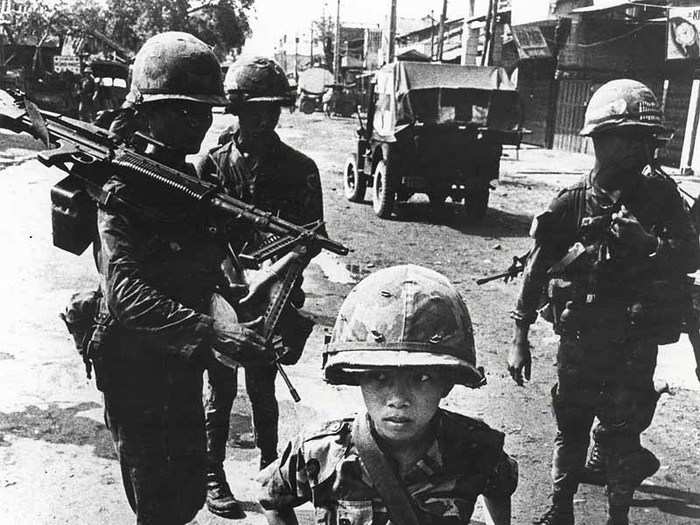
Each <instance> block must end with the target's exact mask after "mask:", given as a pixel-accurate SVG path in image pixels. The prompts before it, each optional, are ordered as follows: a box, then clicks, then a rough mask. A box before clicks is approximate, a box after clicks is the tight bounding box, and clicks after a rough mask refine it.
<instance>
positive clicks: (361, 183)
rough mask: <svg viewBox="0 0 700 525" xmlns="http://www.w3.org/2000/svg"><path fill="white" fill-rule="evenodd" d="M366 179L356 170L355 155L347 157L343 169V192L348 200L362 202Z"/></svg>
mask: <svg viewBox="0 0 700 525" xmlns="http://www.w3.org/2000/svg"><path fill="white" fill-rule="evenodd" d="M366 190H367V181H366V180H365V178H364V176H362V175H360V174H359V173H358V171H357V161H356V160H355V155H352V156H350V157H348V160H346V161H345V169H344V170H343V192H344V193H345V198H346V199H347V200H349V201H350V202H362V201H364V200H365V191H366Z"/></svg>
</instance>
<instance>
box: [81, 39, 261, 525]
mask: <svg viewBox="0 0 700 525" xmlns="http://www.w3.org/2000/svg"><path fill="white" fill-rule="evenodd" d="M127 100H128V103H129V104H131V105H132V106H133V107H134V108H135V109H136V111H137V112H138V113H139V114H140V115H141V118H143V122H144V123H145V127H144V128H143V129H142V131H143V132H144V133H146V135H148V136H149V137H150V138H151V139H152V140H153V142H152V143H151V144H149V146H148V147H147V148H146V151H145V154H147V155H149V156H150V157H152V158H154V159H156V160H158V161H159V162H161V163H163V164H166V165H168V166H170V167H173V168H177V169H179V170H182V171H188V172H191V173H193V174H194V170H193V167H192V166H191V165H188V164H186V162H185V155H186V154H190V153H196V152H197V151H198V150H199V147H200V144H201V142H202V139H203V138H204V135H205V133H206V131H207V130H208V128H209V126H210V125H211V122H212V116H211V108H212V106H215V105H224V104H225V103H226V99H225V97H224V96H223V90H222V82H221V70H220V66H219V63H218V61H217V59H216V57H215V55H214V54H213V52H212V51H211V49H210V48H209V47H208V46H207V45H206V44H204V43H203V42H202V41H200V40H198V39H197V38H195V37H193V36H192V35H190V34H187V33H179V32H168V33H162V34H159V35H156V36H154V37H152V38H150V39H149V40H148V41H147V42H146V43H145V44H144V45H143V47H142V48H141V50H140V51H139V52H138V54H137V55H136V57H135V60H134V69H133V78H132V82H131V91H130V93H129V94H128V97H127ZM103 191H104V195H108V196H109V198H108V199H105V202H106V203H108V205H105V206H104V207H103V208H102V209H100V210H99V212H98V234H99V238H98V241H96V245H97V251H96V260H97V265H98V269H99V272H100V288H101V292H102V295H103V300H101V302H100V305H99V312H100V313H99V315H98V317H97V321H98V324H97V327H96V328H95V332H94V335H93V336H92V339H93V342H92V348H91V352H90V353H91V355H92V357H93V362H94V364H95V369H96V374H97V379H98V387H99V388H100V389H101V390H102V391H103V393H104V402H105V421H106V424H107V427H108V428H109V429H110V431H111V433H112V438H113V440H114V445H115V449H116V451H117V455H118V458H119V463H120V465H121V472H122V479H123V483H124V488H125V490H126V495H127V498H128V501H129V504H130V505H131V507H132V509H133V510H134V512H135V513H136V517H137V523H138V524H139V525H165V524H168V525H173V524H184V523H187V522H189V521H190V520H192V519H193V518H194V516H195V515H196V514H197V511H198V510H199V509H200V508H201V507H202V505H203V504H204V500H205V494H206V468H205V467H206V463H205V452H206V448H205V432H204V413H203V408H202V397H201V396H202V374H203V370H204V368H205V366H207V364H208V363H209V362H210V361H212V360H213V359H214V356H216V355H217V354H216V353H214V352H213V351H212V348H213V349H215V350H216V351H217V352H218V353H220V354H222V355H224V356H227V357H229V358H232V359H236V360H238V361H246V362H247V361H249V360H250V361H251V362H252V361H255V360H261V361H264V362H270V360H271V359H272V358H273V354H272V353H271V352H270V351H269V350H267V349H266V348H265V346H264V341H263V340H262V338H261V337H260V336H258V335H257V334H256V333H255V332H254V331H253V330H252V328H251V327H250V326H249V325H245V324H233V325H232V324H226V325H225V324H224V323H222V322H220V321H219V320H216V319H214V318H212V317H211V316H210V315H207V313H206V312H207V308H208V304H209V303H208V300H209V297H210V296H211V294H212V291H213V290H215V289H216V288H217V287H218V286H220V285H221V284H225V281H224V276H223V274H222V272H221V262H222V260H223V259H224V257H225V254H226V251H225V246H224V245H223V243H221V242H218V241H215V240H213V239H211V238H210V237H209V236H207V235H206V234H205V233H204V232H205V226H206V225H204V224H202V222H203V221H201V220H198V219H199V216H198V215H197V213H196V210H192V209H191V208H190V207H188V205H187V204H186V202H185V201H184V200H182V198H181V197H179V196H173V195H171V194H167V193H165V192H163V191H162V189H160V188H156V187H155V185H154V184H153V183H149V182H148V181H147V180H144V181H142V182H135V181H134V180H133V178H132V179H130V180H129V183H128V184H125V183H124V182H123V181H122V180H121V178H120V177H119V176H114V177H112V178H111V179H110V180H109V181H108V182H107V183H106V185H105V187H104V188H103ZM100 342H101V346H99V347H98V343H100Z"/></svg>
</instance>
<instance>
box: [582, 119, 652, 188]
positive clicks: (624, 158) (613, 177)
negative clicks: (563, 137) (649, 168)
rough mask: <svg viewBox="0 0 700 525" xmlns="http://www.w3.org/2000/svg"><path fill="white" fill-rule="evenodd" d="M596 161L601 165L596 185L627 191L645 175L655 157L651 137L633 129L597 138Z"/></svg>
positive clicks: (597, 136)
mask: <svg viewBox="0 0 700 525" xmlns="http://www.w3.org/2000/svg"><path fill="white" fill-rule="evenodd" d="M593 145H594V147H595V155H596V160H597V161H598V164H599V166H600V168H601V169H600V170H599V173H598V174H597V177H596V184H598V185H599V186H600V187H601V188H603V189H605V190H607V191H614V190H619V189H624V188H626V187H627V186H628V185H629V184H630V183H632V182H633V181H632V180H631V179H634V178H636V177H638V176H639V174H641V172H642V169H643V168H644V166H646V165H647V164H649V162H650V161H651V160H652V158H653V153H654V141H653V138H652V136H651V135H649V134H648V133H646V132H640V131H638V130H634V129H633V128H630V129H628V130H624V129H621V130H617V131H615V132H609V133H603V134H600V135H596V136H594V137H593Z"/></svg>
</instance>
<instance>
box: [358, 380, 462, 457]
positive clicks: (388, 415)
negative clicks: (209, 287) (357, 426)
mask: <svg viewBox="0 0 700 525" xmlns="http://www.w3.org/2000/svg"><path fill="white" fill-rule="evenodd" d="M360 388H361V390H362V397H363V398H364V400H365V406H366V407H367V412H368V414H369V416H370V418H371V419H372V422H373V423H374V428H375V430H376V431H377V432H378V433H379V435H380V436H381V437H382V438H383V439H384V440H386V441H387V442H388V443H389V444H394V445H397V446H402V445H407V444H410V443H412V442H414V441H417V440H420V439H421V438H422V437H424V435H425V431H426V430H427V429H428V424H429V423H430V420H431V419H432V418H433V416H434V415H435V412H436V411H437V409H438V406H439V404H440V400H441V399H442V398H443V397H445V396H446V395H447V394H448V393H449V392H450V390H451V389H452V383H450V382H448V381H447V379H446V378H444V377H443V376H442V375H440V374H437V373H431V372H424V371H421V370H420V369H418V368H388V369H385V370H377V371H371V372H367V373H365V374H362V376H361V378H360Z"/></svg>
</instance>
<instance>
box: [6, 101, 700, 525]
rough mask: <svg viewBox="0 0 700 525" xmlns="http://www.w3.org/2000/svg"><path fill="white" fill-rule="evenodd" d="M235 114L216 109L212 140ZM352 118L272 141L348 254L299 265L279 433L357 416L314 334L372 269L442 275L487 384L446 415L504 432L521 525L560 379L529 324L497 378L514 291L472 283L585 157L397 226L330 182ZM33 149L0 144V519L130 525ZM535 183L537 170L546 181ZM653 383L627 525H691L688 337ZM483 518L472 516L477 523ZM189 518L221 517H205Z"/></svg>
mask: <svg viewBox="0 0 700 525" xmlns="http://www.w3.org/2000/svg"><path fill="white" fill-rule="evenodd" d="M228 119H229V117H225V116H223V115H217V116H216V118H215V124H214V127H213V129H212V132H211V134H210V137H209V141H210V142H212V141H214V140H215V136H216V134H217V132H218V131H219V130H221V129H222V128H223V126H225V125H226V124H227V123H228ZM354 127H355V123H354V122H353V121H352V120H327V119H324V118H323V117H322V116H321V114H316V115H312V116H306V115H300V114H294V115H284V116H283V119H282V122H281V126H280V134H281V135H282V137H283V138H284V139H285V140H287V141H289V142H290V143H291V144H292V145H294V146H295V147H298V148H300V149H301V150H302V151H304V152H306V153H307V154H308V155H310V156H311V157H313V158H314V159H315V160H316V161H317V163H318V164H319V167H320V169H321V174H322V182H323V187H324V193H325V211H326V217H327V220H328V230H329V232H330V234H331V235H332V236H333V237H334V238H335V239H337V240H339V241H341V242H343V243H345V244H347V245H348V246H350V247H351V248H352V252H351V253H350V255H349V256H347V257H345V258H344V259H343V260H339V259H336V258H333V257H329V256H324V257H322V258H321V259H318V260H316V261H315V263H314V264H312V265H311V266H310V267H309V269H308V270H307V275H306V279H305V288H306V289H307V296H308V301H307V306H306V308H307V310H308V311H309V312H310V313H311V314H312V315H314V317H315V318H316V321H317V323H318V325H317V327H316V329H315V331H314V333H313V335H312V337H311V339H310V343H309V345H308V347H307V350H306V352H305V354H304V356H303V357H302V360H301V362H300V363H299V364H298V365H297V366H295V367H293V368H291V369H290V376H291V378H292V380H293V381H294V382H295V384H296V386H297V389H298V390H299V392H300V394H301V397H302V402H301V403H299V404H295V403H293V402H292V401H291V399H290V398H289V396H288V394H287V393H286V391H285V390H284V385H282V384H279V386H278V389H279V395H278V397H279V399H280V403H281V405H282V409H281V414H282V422H281V434H282V438H284V437H288V436H290V435H291V434H292V433H294V432H296V431H297V430H298V429H300V428H302V427H303V426H305V425H307V424H313V422H314V421H317V420H320V419H324V418H327V417H335V416H340V415H345V414H347V413H348V410H349V408H348V407H353V406H358V407H359V406H360V405H359V403H360V398H359V393H358V392H357V391H356V390H354V389H353V388H342V387H332V386H329V385H325V384H324V383H323V382H322V381H321V380H320V362H321V361H320V357H321V351H322V341H323V335H324V331H325V330H327V329H329V328H330V327H331V326H332V323H333V320H334V319H333V316H334V314H335V312H337V309H338V306H339V304H340V302H341V301H342V299H343V297H344V296H345V294H346V293H347V292H348V291H349V289H350V288H351V286H352V282H353V281H354V280H355V279H357V278H359V277H361V276H363V275H365V274H367V273H370V272H372V271H374V270H376V269H378V268H382V267H386V266H389V265H392V264H399V263H404V262H409V261H410V262H413V263H416V264H422V265H425V266H430V267H433V268H435V269H437V270H438V271H441V272H443V273H445V274H446V275H447V276H448V277H449V278H450V279H452V280H453V282H455V283H456V284H457V286H458V287H459V289H460V292H461V293H462V294H463V295H464V297H465V299H466V301H467V304H468V305H469V308H470V311H471V315H472V318H473V320H474V326H475V333H476V342H477V351H478V356H479V360H480V364H481V365H483V366H485V367H486V370H487V374H488V385H487V386H486V387H484V388H482V389H480V390H479V391H468V390H466V389H464V388H461V387H457V388H455V390H454V391H453V393H452V394H451V395H450V397H449V398H448V399H447V400H446V403H445V406H446V407H449V408H450V409H452V410H456V411H461V412H464V413H466V414H469V415H473V416H476V417H481V418H484V419H485V420H486V421H487V422H488V423H489V424H491V425H492V426H494V427H496V428H499V429H501V430H502V431H504V432H505V433H506V446H507V450H508V451H509V452H510V453H512V455H513V456H515V457H516V458H517V459H518V461H519V463H520V473H521V477H520V485H519V488H518V491H517V492H516V494H515V497H514V501H513V508H514V519H513V523H529V521H530V519H531V518H532V517H533V516H534V515H535V514H536V513H537V512H539V511H540V510H541V509H542V508H543V507H544V506H545V505H546V502H547V496H548V491H549V479H548V475H549V474H548V472H549V461H550V452H551V442H552V438H553V434H554V424H553V421H552V418H551V415H550V409H549V388H550V386H551V384H552V383H553V377H554V366H553V364H554V353H555V339H554V337H553V336H552V333H551V330H550V328H549V326H548V325H546V324H544V323H541V322H538V323H537V324H536V325H534V327H533V337H532V342H533V344H534V345H535V349H534V354H535V360H534V364H533V380H532V382H530V383H529V384H528V385H527V386H526V387H525V388H518V387H516V386H515V385H514V384H512V382H511V380H510V379H509V378H506V377H505V374H504V367H503V362H504V359H505V351H506V349H507V346H508V343H509V340H510V335H511V323H510V321H509V318H508V311H509V309H510V308H511V307H512V305H513V303H514V299H515V296H516V293H517V290H518V286H519V283H517V282H516V283H510V284H503V283H500V282H499V283H493V284H491V285H487V286H484V287H477V286H476V285H475V284H474V279H475V278H478V277H481V276H483V275H486V274H489V273H492V272H496V271H499V270H501V269H502V268H504V267H505V266H507V265H508V264H509V262H510V257H511V256H512V255H513V254H518V253H522V252H524V251H525V250H526V249H527V247H528V245H529V241H528V238H527V232H528V228H529V224H530V221H531V217H532V215H533V214H534V213H535V212H536V211H537V210H539V209H541V208H542V207H544V206H545V205H546V204H547V203H548V201H549V200H550V199H551V198H552V196H553V194H554V191H555V186H557V185H562V184H565V183H567V181H570V180H571V179H572V177H575V176H576V174H577V173H581V172H583V170H585V169H586V167H587V166H588V165H589V164H590V159H589V158H586V157H583V156H575V155H563V154H561V153H554V152H546V151H545V152H542V151H537V150H526V151H522V152H521V154H520V160H515V158H514V153H513V152H509V157H507V158H505V159H504V160H503V163H502V167H503V173H504V175H503V177H502V180H501V183H500V184H499V185H498V186H497V188H496V190H495V191H493V192H492V199H491V209H490V210H489V212H488V214H487V216H486V218H485V220H484V221H483V222H482V223H481V224H479V225H473V226H470V225H467V224H465V223H464V222H463V221H461V220H459V218H458V217H457V218H453V219H447V220H442V221H435V220H434V218H433V216H432V214H431V212H430V208H429V206H428V204H427V202H426V201H424V200H421V199H418V201H417V202H410V203H409V204H407V205H405V206H402V207H401V208H400V210H399V213H398V217H397V218H395V219H394V220H391V221H382V220H379V219H377V218H376V217H375V216H374V214H373V213H372V209H371V206H369V204H365V205H358V204H350V203H348V202H346V201H345V200H344V198H343V196H342V185H341V179H340V172H341V170H342V165H343V161H344V159H345V156H346V155H347V154H348V153H349V152H350V151H352V148H353V137H354V132H353V131H354ZM27 146H28V143H27V142H26V141H18V140H17V139H16V138H15V137H14V136H12V135H0V162H2V165H10V167H8V168H6V169H4V170H2V171H0V182H1V183H2V191H1V192H0V213H1V214H2V217H1V220H0V238H1V239H2V240H3V242H4V243H5V248H4V249H3V250H2V251H3V257H2V258H1V259H0V271H1V272H2V276H3V277H2V279H0V297H2V303H1V304H0V328H1V329H0V385H2V390H0V524H3V525H4V524H18V523H32V524H35V523H36V524H75V523H94V524H121V523H131V522H133V518H132V514H131V511H130V510H129V508H128V505H127V503H126V499H125V497H124V495H123V492H122V487H121V480H120V478H119V470H118V465H117V462H116V461H115V456H114V453H113V451H112V448H111V442H110V439H109V435H108V432H107V430H106V429H105V427H104V425H103V424H102V416H101V400H100V396H99V393H98V392H97V391H96V390H95V388H94V385H93V384H91V383H90V382H88V381H87V380H86V379H85V375H84V370H83V369H82V364H81V363H80V361H79V359H78V356H77V355H76V354H75V352H74V350H73V348H72V343H71V341H70V339H69V337H68V335H67V333H66V332H65V329H64V327H63V326H62V323H61V321H60V320H59V319H58V316H57V314H58V312H59V311H60V310H61V309H62V308H63V307H64V305H65V303H66V301H67V299H68V297H69V296H70V294H71V293H72V292H73V291H75V290H77V289H83V288H89V287H90V286H92V285H94V283H95V281H96V278H95V271H94V268H93V264H92V261H91V258H90V255H89V254H84V255H83V256H81V257H76V256H73V255H70V254H68V253H66V252H61V251H59V250H57V249H55V248H53V247H52V245H51V227H50V225H51V223H50V214H49V189H50V187H51V185H52V184H54V183H55V182H56V181H57V180H59V179H60V178H61V177H62V174H61V173H60V172H59V171H56V170H48V169H46V168H44V167H42V166H41V165H40V164H38V163H37V162H36V161H28V162H21V163H19V164H16V162H17V161H18V160H22V159H23V158H24V157H25V156H26V155H28V154H29V153H31V152H28V151H27ZM543 173H544V174H543ZM659 368H660V373H663V374H664V378H665V379H667V380H668V381H669V382H670V383H671V385H672V387H675V390H676V394H675V395H674V396H664V397H663V398H662V400H661V402H660V404H659V408H658V411H657V415H656V419H655V421H654V424H653V426H652V428H650V429H649V430H648V431H647V432H646V433H645V435H644V438H643V439H644V442H645V444H646V445H647V446H649V448H651V449H652V450H653V451H654V452H655V453H656V454H657V455H658V456H659V458H660V460H661V463H662V467H661V469H660V470H659V472H658V473H657V474H656V475H655V476H653V477H652V478H651V479H649V480H648V481H647V482H646V483H645V485H644V486H643V487H642V488H641V490H640V491H638V492H637V495H636V498H635V506H634V508H633V510H632V513H631V519H632V522H633V523H638V524H644V525H651V524H674V525H680V524H697V523H700V453H699V452H698V451H699V450H700V431H699V430H698V429H699V428H700V413H699V411H698V406H699V405H700V392H698V385H697V381H696V380H695V379H694V378H693V374H692V367H691V360H690V353H689V349H688V348H687V342H681V343H679V344H677V345H674V346H672V347H669V348H663V349H662V350H661V356H660V367H659ZM234 412H235V414H234V417H233V418H232V437H231V440H230V442H229V451H228V459H227V462H226V470H227V472H228V475H229V479H230V481H231V482H232V485H233V488H234V491H235V493H236V495H237V496H238V497H239V498H241V499H243V500H244V501H245V502H246V503H245V506H246V509H247V510H248V518H246V520H243V521H240V522H239V523H244V524H250V525H257V524H262V523H264V519H263V518H262V516H261V514H260V513H259V512H258V510H257V508H256V506H255V504H254V503H253V500H252V494H253V489H252V487H253V486H254V485H253V483H254V482H253V479H254V477H255V473H256V472H255V469H256V465H257V453H256V451H255V450H254V449H252V448H251V439H252V436H251V427H250V422H249V416H248V412H249V409H248V402H247V398H246V396H245V392H244V391H240V395H239V398H238V400H237V402H236V406H235V409H234ZM604 508H605V494H604V490H603V489H601V488H597V487H588V486H585V487H583V488H582V489H581V490H580V491H579V493H578V494H577V498H576V513H577V517H578V521H577V523H579V524H588V525H593V524H596V525H597V524H600V523H601V522H603V516H604ZM477 518H478V516H477ZM193 523H199V524H221V523H226V520H221V519H218V518H215V517H213V516H211V515H210V514H208V513H207V512H206V511H202V512H200V514H199V515H198V516H197V518H196V521H195V522H193Z"/></svg>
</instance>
